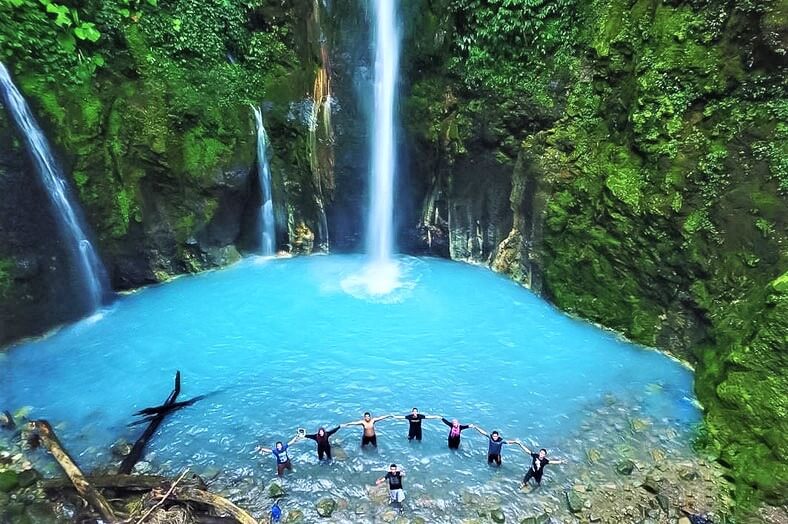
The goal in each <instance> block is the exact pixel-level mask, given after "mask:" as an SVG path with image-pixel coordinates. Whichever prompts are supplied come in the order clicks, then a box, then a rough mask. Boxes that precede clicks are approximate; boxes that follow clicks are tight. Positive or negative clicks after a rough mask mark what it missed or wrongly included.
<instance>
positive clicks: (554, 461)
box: [549, 458, 567, 464]
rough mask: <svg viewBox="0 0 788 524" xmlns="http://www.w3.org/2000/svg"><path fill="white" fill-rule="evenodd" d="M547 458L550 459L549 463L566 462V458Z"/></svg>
mask: <svg viewBox="0 0 788 524" xmlns="http://www.w3.org/2000/svg"><path fill="white" fill-rule="evenodd" d="M549 460H550V464H566V463H567V461H566V459H555V458H551V459H549Z"/></svg>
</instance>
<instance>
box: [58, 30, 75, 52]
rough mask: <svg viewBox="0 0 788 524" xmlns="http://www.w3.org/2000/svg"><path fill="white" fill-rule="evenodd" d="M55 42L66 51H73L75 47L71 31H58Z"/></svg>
mask: <svg viewBox="0 0 788 524" xmlns="http://www.w3.org/2000/svg"><path fill="white" fill-rule="evenodd" d="M57 43H58V44H60V47H61V48H63V50H64V51H66V52H68V53H73V52H74V50H75V49H76V48H77V41H76V40H74V37H73V36H72V35H71V33H59V34H58V35H57Z"/></svg>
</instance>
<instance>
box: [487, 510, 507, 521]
mask: <svg viewBox="0 0 788 524" xmlns="http://www.w3.org/2000/svg"><path fill="white" fill-rule="evenodd" d="M490 518H491V519H492V521H493V522H496V523H497V524H503V523H504V522H506V515H504V513H503V510H502V509H501V508H494V509H492V510H491V511H490Z"/></svg>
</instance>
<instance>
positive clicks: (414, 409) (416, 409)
mask: <svg viewBox="0 0 788 524" xmlns="http://www.w3.org/2000/svg"><path fill="white" fill-rule="evenodd" d="M418 410H419V408H413V409H411V411H418Z"/></svg>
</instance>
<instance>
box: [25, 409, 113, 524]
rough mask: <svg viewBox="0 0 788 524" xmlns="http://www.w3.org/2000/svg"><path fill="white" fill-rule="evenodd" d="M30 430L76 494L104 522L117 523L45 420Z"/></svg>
mask: <svg viewBox="0 0 788 524" xmlns="http://www.w3.org/2000/svg"><path fill="white" fill-rule="evenodd" d="M29 426H30V429H31V430H32V431H34V432H35V433H36V434H37V435H38V436H39V438H40V439H41V443H42V444H43V445H44V447H45V448H47V450H48V451H49V452H50V453H51V454H52V456H53V457H54V458H55V460H57V462H58V464H60V467H61V468H63V471H64V472H65V473H66V475H67V476H68V478H69V479H70V480H71V483H72V484H73V485H74V488H75V489H76V490H77V493H79V495H80V496H81V497H82V498H84V499H85V500H86V501H87V502H88V504H90V506H91V507H92V508H93V509H94V510H95V511H96V512H97V513H98V514H99V515H101V518H102V519H104V521H105V522H117V521H118V518H117V517H116V516H115V510H114V509H112V506H111V505H110V503H109V502H108V501H107V499H105V498H104V496H103V495H101V493H99V492H98V491H96V488H94V487H93V486H92V485H91V484H90V483H89V482H88V481H87V479H86V478H85V475H83V474H82V471H80V469H79V467H77V465H76V464H75V463H74V460H73V459H72V458H71V457H70V456H69V454H68V453H67V452H66V450H64V449H63V446H62V445H61V444H60V441H59V440H58V438H57V436H56V435H55V432H54V431H53V430H52V426H51V425H50V424H49V422H47V421H46V420H34V421H32V422H30V423H29Z"/></svg>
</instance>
